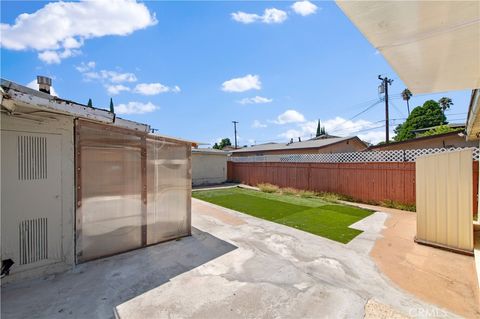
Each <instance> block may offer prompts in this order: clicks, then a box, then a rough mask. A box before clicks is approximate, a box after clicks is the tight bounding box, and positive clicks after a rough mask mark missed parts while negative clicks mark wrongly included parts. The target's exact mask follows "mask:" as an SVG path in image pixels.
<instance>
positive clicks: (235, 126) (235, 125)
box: [232, 121, 238, 149]
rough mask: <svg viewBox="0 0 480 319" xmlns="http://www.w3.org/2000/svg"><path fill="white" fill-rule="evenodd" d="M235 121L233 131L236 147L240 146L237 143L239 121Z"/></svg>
mask: <svg viewBox="0 0 480 319" xmlns="http://www.w3.org/2000/svg"><path fill="white" fill-rule="evenodd" d="M232 123H233V131H234V133H235V149H237V148H238V145H237V124H238V122H237V121H232Z"/></svg>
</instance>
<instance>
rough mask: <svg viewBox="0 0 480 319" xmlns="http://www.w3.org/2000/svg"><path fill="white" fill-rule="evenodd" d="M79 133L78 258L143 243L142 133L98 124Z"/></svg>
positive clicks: (93, 256)
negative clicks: (113, 128)
mask: <svg viewBox="0 0 480 319" xmlns="http://www.w3.org/2000/svg"><path fill="white" fill-rule="evenodd" d="M76 137H77V150H76V151H77V161H78V162H79V163H77V169H78V170H79V172H78V174H77V187H78V189H77V214H76V215H77V241H76V247H77V259H78V261H80V262H81V261H86V260H91V259H95V258H99V257H102V256H108V255H113V254H116V253H119V252H124V251H127V250H131V249H134V248H138V247H141V246H142V205H143V204H142V196H141V192H142V175H141V145H142V144H141V137H139V136H136V135H133V134H125V133H122V132H116V131H110V130H105V129H103V127H102V126H100V125H98V126H95V125H93V124H88V125H79V126H77V132H76ZM78 164H79V165H78Z"/></svg>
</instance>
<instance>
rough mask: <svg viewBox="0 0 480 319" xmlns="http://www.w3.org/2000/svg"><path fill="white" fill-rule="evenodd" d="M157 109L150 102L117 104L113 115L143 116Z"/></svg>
mask: <svg viewBox="0 0 480 319" xmlns="http://www.w3.org/2000/svg"><path fill="white" fill-rule="evenodd" d="M156 109H158V107H157V106H156V105H154V104H152V103H151V102H148V103H142V102H128V103H127V104H118V105H116V106H115V113H117V114H144V113H150V112H153V111H155V110H156Z"/></svg>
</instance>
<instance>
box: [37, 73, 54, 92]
mask: <svg viewBox="0 0 480 319" xmlns="http://www.w3.org/2000/svg"><path fill="white" fill-rule="evenodd" d="M37 83H38V90H39V91H40V92H44V93H48V94H50V87H51V86H52V79H51V78H49V77H46V76H41V75H37Z"/></svg>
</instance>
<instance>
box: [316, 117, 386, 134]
mask: <svg viewBox="0 0 480 319" xmlns="http://www.w3.org/2000/svg"><path fill="white" fill-rule="evenodd" d="M322 125H323V126H325V130H326V131H327V133H329V134H332V135H340V136H349V135H355V133H356V132H358V131H362V130H365V129H371V128H374V127H376V126H379V124H378V123H372V122H370V121H366V120H356V121H352V120H346V119H344V118H342V117H339V116H337V117H335V118H333V119H329V120H326V121H322ZM380 125H381V124H380ZM315 129H316V126H315Z"/></svg>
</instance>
